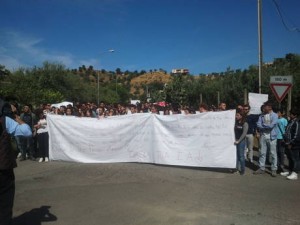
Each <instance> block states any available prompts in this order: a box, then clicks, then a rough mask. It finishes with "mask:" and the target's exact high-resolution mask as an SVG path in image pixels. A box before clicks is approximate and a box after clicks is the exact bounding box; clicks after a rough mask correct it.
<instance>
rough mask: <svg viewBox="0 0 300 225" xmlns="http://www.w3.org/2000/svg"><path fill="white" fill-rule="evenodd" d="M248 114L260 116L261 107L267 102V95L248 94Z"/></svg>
mask: <svg viewBox="0 0 300 225" xmlns="http://www.w3.org/2000/svg"><path fill="white" fill-rule="evenodd" d="M248 98H249V105H250V108H251V109H250V114H261V110H260V108H261V106H262V105H263V104H264V103H265V102H266V101H268V98H269V96H268V95H267V94H257V93H249V95H248Z"/></svg>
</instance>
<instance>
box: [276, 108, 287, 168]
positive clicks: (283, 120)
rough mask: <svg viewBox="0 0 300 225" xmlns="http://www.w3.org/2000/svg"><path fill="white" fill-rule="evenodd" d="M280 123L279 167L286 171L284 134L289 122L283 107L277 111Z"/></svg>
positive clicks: (278, 131)
mask: <svg viewBox="0 0 300 225" xmlns="http://www.w3.org/2000/svg"><path fill="white" fill-rule="evenodd" d="M277 115H278V123H277V167H278V172H279V173H281V172H284V152H285V142H284V135H285V129H286V126H287V124H288V121H287V119H286V118H284V112H283V110H282V109H279V110H278V111H277Z"/></svg>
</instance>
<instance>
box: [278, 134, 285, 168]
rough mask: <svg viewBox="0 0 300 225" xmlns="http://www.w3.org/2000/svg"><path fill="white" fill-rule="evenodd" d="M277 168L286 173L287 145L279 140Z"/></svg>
mask: <svg viewBox="0 0 300 225" xmlns="http://www.w3.org/2000/svg"><path fill="white" fill-rule="evenodd" d="M276 147H277V167H278V169H279V170H281V171H284V152H285V145H284V142H283V140H282V139H277V146H276Z"/></svg>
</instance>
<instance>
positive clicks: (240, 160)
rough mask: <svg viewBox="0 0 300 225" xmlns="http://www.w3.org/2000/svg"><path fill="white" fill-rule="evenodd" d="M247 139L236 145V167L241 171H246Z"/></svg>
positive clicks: (242, 172)
mask: <svg viewBox="0 0 300 225" xmlns="http://www.w3.org/2000/svg"><path fill="white" fill-rule="evenodd" d="M245 144H246V142H245V139H244V140H242V141H241V142H240V143H239V144H237V145H236V167H237V169H239V167H240V173H241V174H244V173H245Z"/></svg>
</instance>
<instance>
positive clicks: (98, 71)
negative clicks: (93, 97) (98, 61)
mask: <svg viewBox="0 0 300 225" xmlns="http://www.w3.org/2000/svg"><path fill="white" fill-rule="evenodd" d="M97 74H98V78H97V88H98V94H97V107H99V71H98V73H97Z"/></svg>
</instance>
